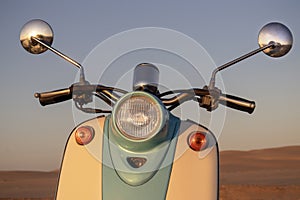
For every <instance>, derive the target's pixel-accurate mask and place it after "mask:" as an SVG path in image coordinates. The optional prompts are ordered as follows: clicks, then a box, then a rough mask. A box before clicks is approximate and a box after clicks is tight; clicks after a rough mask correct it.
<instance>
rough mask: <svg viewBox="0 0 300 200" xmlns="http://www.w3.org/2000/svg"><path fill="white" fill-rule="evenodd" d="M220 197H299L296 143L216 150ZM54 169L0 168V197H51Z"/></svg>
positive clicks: (236, 199) (273, 199) (248, 199)
mask: <svg viewBox="0 0 300 200" xmlns="http://www.w3.org/2000/svg"><path fill="white" fill-rule="evenodd" d="M220 161H221V162H220V164H221V166H220V200H277V199H278V200H300V146H291V147H281V148H272V149H263V150H252V151H223V152H221V154H220ZM57 178H58V171H53V172H33V171H2V172H0V199H7V200H9V199H11V200H12V199H14V200H31V199H35V200H37V199H41V200H48V199H53V196H54V193H55V188H56V183H57Z"/></svg>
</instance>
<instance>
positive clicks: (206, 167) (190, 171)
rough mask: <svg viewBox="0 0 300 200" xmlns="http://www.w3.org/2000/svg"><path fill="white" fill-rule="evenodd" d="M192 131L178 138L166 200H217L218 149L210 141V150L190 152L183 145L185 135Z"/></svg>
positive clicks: (194, 127) (185, 145) (194, 128)
mask: <svg viewBox="0 0 300 200" xmlns="http://www.w3.org/2000/svg"><path fill="white" fill-rule="evenodd" d="M195 130H204V129H203V128H202V127H199V126H196V125H194V126H192V127H190V128H189V129H187V130H186V131H185V132H184V133H183V134H181V135H180V136H179V138H178V148H177V149H176V153H175V161H174V164H173V168H172V174H171V177H170V182H169V189H168V193H167V199H168V200H184V199H186V200H188V199H197V200H201V199H203V200H216V199H218V149H217V147H216V145H215V143H214V142H215V141H214V139H213V137H211V138H210V142H211V143H213V144H212V145H213V146H212V147H210V148H208V149H207V150H205V152H204V153H201V154H199V153H198V152H195V151H193V150H191V149H190V148H189V146H188V143H187V138H188V135H189V134H190V133H191V132H192V131H195Z"/></svg>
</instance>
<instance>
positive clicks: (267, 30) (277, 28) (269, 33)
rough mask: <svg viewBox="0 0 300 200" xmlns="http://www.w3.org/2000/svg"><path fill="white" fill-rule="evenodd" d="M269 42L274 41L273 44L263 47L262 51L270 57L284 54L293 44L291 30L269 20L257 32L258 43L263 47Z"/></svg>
mask: <svg viewBox="0 0 300 200" xmlns="http://www.w3.org/2000/svg"><path fill="white" fill-rule="evenodd" d="M271 43H274V45H275V46H274V47H271V48H267V49H265V50H264V53H265V54H267V55H268V56H271V57H281V56H284V55H285V54H287V53H288V52H289V51H290V49H291V48H292V45H293V36H292V33H291V31H290V30H289V29H288V28H287V27H286V26H285V25H283V24H281V23H278V22H271V23H269V24H267V25H265V26H264V27H263V28H262V29H261V30H260V32H259V34H258V45H259V46H260V47H264V46H266V45H268V44H271Z"/></svg>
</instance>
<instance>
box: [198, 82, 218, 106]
mask: <svg viewBox="0 0 300 200" xmlns="http://www.w3.org/2000/svg"><path fill="white" fill-rule="evenodd" d="M203 89H205V90H208V87H207V86H204V88H203ZM220 94H221V90H220V89H218V88H216V87H214V88H213V89H209V95H205V96H203V97H202V98H201V101H200V102H199V105H200V106H201V107H203V108H205V109H206V110H207V111H210V112H211V111H213V110H215V109H216V108H218V106H219V97H220Z"/></svg>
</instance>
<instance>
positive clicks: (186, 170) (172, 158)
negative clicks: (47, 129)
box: [56, 116, 219, 200]
mask: <svg viewBox="0 0 300 200" xmlns="http://www.w3.org/2000/svg"><path fill="white" fill-rule="evenodd" d="M109 119H110V117H109V116H108V117H98V118H94V119H91V120H89V121H86V122H84V123H82V124H81V125H79V126H78V127H76V128H75V129H74V130H73V131H72V133H71V134H70V137H69V139H68V142H67V145H66V148H65V152H64V157H63V162H62V166H61V171H60V176H59V183H58V189H57V194H56V198H57V199H58V200H59V199H103V200H105V199H107V200H111V199H131V200H134V199H141V198H142V199H172V200H176V199H185V198H186V199H194V198H197V199H218V185H219V183H218V146H217V143H216V140H215V138H214V136H213V134H212V133H211V132H209V130H207V129H206V128H205V127H202V126H200V125H198V124H196V123H194V122H192V121H180V120H179V119H178V118H176V117H174V116H172V117H171V121H172V123H173V127H172V128H173V133H172V134H174V135H173V137H172V139H171V140H170V141H168V142H167V144H166V145H167V146H168V148H166V149H167V152H166V153H165V154H164V155H163V160H162V163H161V164H160V165H159V166H158V168H157V169H153V171H149V173H152V174H153V175H152V176H150V178H148V179H146V181H144V182H143V183H141V184H138V185H133V184H130V183H126V181H124V180H123V179H122V178H121V177H120V175H119V174H118V170H120V169H117V168H114V166H115V165H114V164H113V163H112V160H115V159H121V160H122V159H123V161H124V163H125V165H124V166H126V167H128V169H126V171H127V178H129V179H130V172H129V171H130V170H131V171H132V173H131V175H132V176H133V178H134V177H136V176H143V175H141V174H139V172H136V171H137V170H140V171H141V169H142V168H147V166H149V165H152V164H153V163H151V160H148V152H147V151H145V152H143V153H139V157H142V158H144V159H147V161H146V162H145V163H144V164H143V165H142V166H140V167H139V168H138V167H134V166H132V165H133V164H130V163H128V162H130V161H128V157H123V155H122V154H119V155H116V154H114V155H113V154H112V151H111V147H109V146H110V145H113V144H110V139H109V131H107V130H108V127H106V126H108V124H109V123H108V122H109ZM81 127H90V128H92V129H93V130H94V137H93V139H92V140H91V141H90V142H89V143H88V144H86V145H81V144H78V142H77V141H78V139H76V137H78V136H76V134H80V133H78V130H79V129H80V128H81ZM195 132H201V133H205V134H206V138H207V146H206V149H204V150H203V151H201V152H200V153H199V152H196V151H194V150H193V149H191V148H190V146H189V143H188V141H187V138H189V135H190V134H193V133H195ZM113 148H117V147H116V146H114V147H113ZM161 148H164V147H161ZM156 151H157V152H159V150H156ZM132 154H134V153H132ZM141 154H143V155H141ZM201 154H203V157H202V155H201ZM149 155H150V154H149ZM112 156H114V157H116V156H119V158H113V157H112ZM150 156H151V155H150ZM150 156H149V157H150ZM157 156H159V155H157ZM160 156H161V155H160ZM132 157H133V156H132ZM155 161H156V160H152V162H155ZM128 176H129V177H128Z"/></svg>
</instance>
